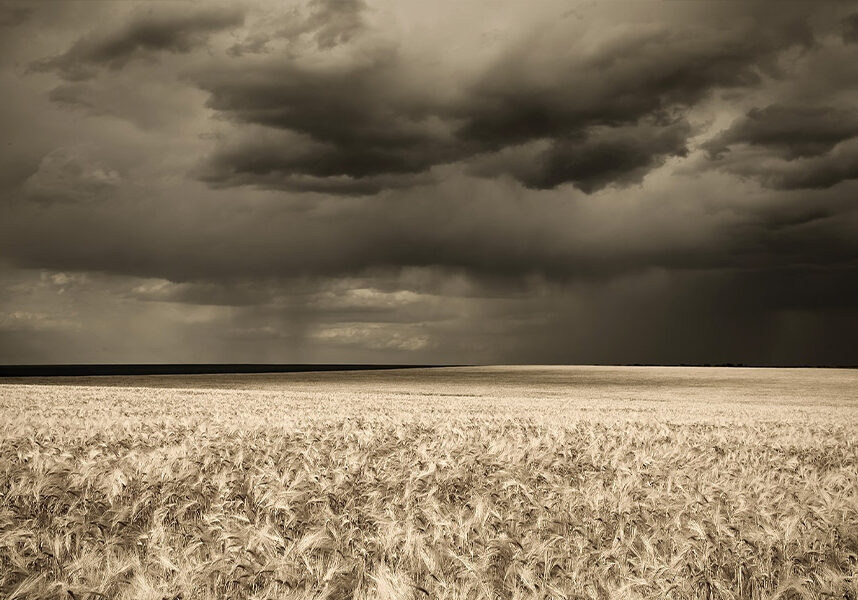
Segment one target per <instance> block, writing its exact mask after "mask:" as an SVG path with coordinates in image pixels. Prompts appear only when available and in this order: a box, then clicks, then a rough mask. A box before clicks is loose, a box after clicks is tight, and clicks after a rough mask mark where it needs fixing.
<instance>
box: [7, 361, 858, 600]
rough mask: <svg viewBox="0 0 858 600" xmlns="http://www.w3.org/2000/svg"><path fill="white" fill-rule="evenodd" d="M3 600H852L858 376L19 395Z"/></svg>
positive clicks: (504, 380) (553, 373)
mask: <svg viewBox="0 0 858 600" xmlns="http://www.w3.org/2000/svg"><path fill="white" fill-rule="evenodd" d="M0 411H2V412H1V413H0V597H2V598H5V599H10V600H11V599H13V598H68V599H75V600H82V599H84V598H90V599H96V598H127V599H131V598H134V599H153V600H155V599H157V600H162V599H163V600H168V599H169V600H177V599H183V600H190V599H197V598H199V599H203V600H204V599H214V598H218V599H220V598H248V599H251V598H252V599H263V598H271V599H274V598H278V599H280V598H282V599H307V600H309V599H331V600H339V599H348V598H356V599H370V598H378V599H381V600H395V599H406V598H408V599H411V598H413V599H420V598H431V599H434V598H439V599H465V598H468V599H483V598H485V599H496V598H501V599H518V598H540V599H542V598H551V599H554V598H557V599H560V598H568V599H580V598H593V599H599V600H602V599H609V598H653V599H655V598H675V599H685V598H689V599H690V598H701V599H703V598H706V599H709V598H727V599H729V598H754V599H756V598H813V599H823V598H837V599H847V600H848V599H852V600H855V599H856V598H858V429H856V424H858V372H856V371H850V370H812V369H808V370H802V369H777V370H758V369H714V368H712V369H703V368H631V367H629V368H607V367H540V368H537V367H492V368H488V367H480V368H476V367H474V368H457V369H453V368H450V369H433V370H413V371H384V372H369V373H365V372H356V373H318V374H313V373H301V374H298V373H295V374H280V375H244V376H228V375H220V376H163V377H155V376H149V377H136V378H133V377H126V378H121V377H117V378H98V379H86V378H78V379H70V380H66V382H65V384H64V385H57V384H56V382H49V381H38V380H29V381H22V380H21V381H14V380H8V381H6V382H5V383H4V384H3V385H0Z"/></svg>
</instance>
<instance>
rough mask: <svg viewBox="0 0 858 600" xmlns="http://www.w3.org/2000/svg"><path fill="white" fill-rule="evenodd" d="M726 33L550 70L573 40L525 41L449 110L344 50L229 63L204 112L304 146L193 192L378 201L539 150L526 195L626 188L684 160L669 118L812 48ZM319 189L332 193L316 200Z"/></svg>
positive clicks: (210, 80)
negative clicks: (297, 193)
mask: <svg viewBox="0 0 858 600" xmlns="http://www.w3.org/2000/svg"><path fill="white" fill-rule="evenodd" d="M349 6H352V7H355V6H356V5H349ZM340 9H341V7H338V8H337V10H340ZM346 12H347V14H354V13H357V12H358V11H357V10H350V11H346ZM730 25H732V26H724V25H722V26H720V27H718V26H716V27H705V26H695V27H686V28H683V29H679V30H677V29H674V28H670V27H667V26H652V25H640V26H638V25H628V26H627V27H626V28H625V29H623V30H622V31H620V32H619V34H618V35H617V36H616V39H610V40H609V41H608V42H606V43H602V44H600V45H597V46H596V47H595V48H582V49H580V50H579V49H575V47H574V42H572V49H571V50H568V51H565V52H561V53H559V54H558V48H564V47H565V46H568V45H570V40H569V36H570V35H572V34H574V32H571V31H568V30H565V29H563V28H558V29H556V30H554V31H548V32H544V31H541V32H540V34H539V35H534V36H532V37H530V38H528V39H526V40H525V41H524V42H522V43H520V44H516V45H513V46H512V47H510V48H509V49H508V50H506V51H505V52H503V53H501V55H500V56H499V57H498V58H497V59H496V60H495V61H494V63H493V64H491V65H490V66H488V67H487V68H486V69H485V70H484V72H483V73H482V74H479V75H478V76H476V77H473V78H472V79H471V81H468V82H463V83H462V84H460V86H459V88H460V89H459V93H457V94H452V95H450V94H441V93H438V91H437V90H434V89H432V88H431V87H430V86H432V85H433V81H432V75H431V74H427V76H426V79H425V81H423V80H420V79H419V78H415V77H414V74H413V73H412V72H411V71H413V69H414V68H415V66H414V65H411V64H409V63H408V61H407V59H405V58H404V57H403V55H402V53H401V52H400V51H399V49H398V47H397V46H396V45H391V44H386V45H384V46H382V47H374V48H371V49H365V48H360V47H359V48H356V49H355V56H356V57H357V58H355V59H354V60H352V61H350V62H347V63H345V64H334V65H327V66H319V64H318V63H315V62H308V63H302V62H300V61H299V60H293V59H290V58H289V57H284V56H276V57H274V56H272V57H269V58H267V59H266V60H262V61H260V60H258V59H253V60H252V61H246V62H242V60H241V59H240V58H239V59H237V62H236V63H235V64H234V65H228V66H227V65H216V66H213V67H211V68H209V69H207V70H204V71H202V72H200V73H198V75H197V76H196V81H197V84H198V85H199V86H200V87H201V88H202V89H203V90H206V91H207V92H208V93H209V94H210V97H209V100H208V106H209V107H210V108H213V109H214V110H216V111H218V112H219V113H220V114H221V115H223V116H225V117H227V118H229V119H231V120H233V121H235V122H237V123H243V124H252V125H257V126H262V127H265V128H270V129H275V130H280V131H289V132H293V133H297V134H300V135H302V136H304V137H305V138H306V139H305V141H304V143H303V144H301V145H294V144H293V147H292V149H286V148H285V147H284V145H283V144H282V143H281V144H278V143H276V142H272V141H271V139H270V136H269V139H264V138H263V139H262V140H255V139H251V140H245V141H244V142H243V143H241V144H235V143H233V144H232V145H229V146H225V147H223V148H220V149H218V150H217V151H216V152H215V153H214V155H213V157H212V160H211V162H210V164H209V165H208V168H207V169H204V170H203V175H202V178H203V179H204V180H206V181H208V182H210V183H212V184H214V185H218V186H229V185H248V184H255V185H259V186H262V187H268V188H271V187H281V188H283V189H293V190H302V189H304V190H306V189H327V190H328V191H331V192H334V193H335V192H336V191H337V190H340V191H341V192H342V193H356V194H364V193H373V192H376V191H378V190H380V189H383V188H384V187H385V185H386V181H385V180H384V179H383V176H389V175H403V174H418V173H425V172H427V171H428V170H429V169H430V168H431V167H433V166H436V165H441V164H448V163H453V162H460V161H470V160H473V159H475V158H481V159H482V157H484V156H485V155H486V154H490V153H494V152H501V151H504V150H506V149H509V148H511V147H515V146H517V145H521V144H527V143H531V142H539V141H544V142H547V143H548V145H549V148H548V149H546V150H545V151H544V152H542V153H539V154H538V155H536V156H533V157H532V160H533V162H532V164H527V165H517V166H516V165H510V168H509V170H508V172H509V174H511V175H512V176H514V177H516V178H518V179H519V180H520V181H521V182H522V183H523V184H524V185H525V186H527V187H534V188H553V187H556V186H559V185H562V184H564V183H572V184H573V185H575V186H576V187H578V188H579V189H581V190H583V191H585V192H592V191H595V190H598V189H601V188H604V187H606V186H608V185H610V184H619V185H625V184H628V183H631V182H637V181H640V179H641V178H642V176H643V175H645V174H646V172H647V171H649V170H650V169H652V168H654V167H656V166H658V165H660V164H662V163H663V162H664V160H665V159H666V158H667V157H669V156H677V155H678V156H682V155H684V154H685V153H686V144H685V141H686V140H687V138H688V136H689V135H691V133H692V132H691V128H690V127H688V126H687V123H685V121H684V120H683V118H682V113H683V111H684V110H687V109H688V108H689V107H690V106H693V105H694V104H695V103H696V102H698V101H699V100H700V99H701V98H703V97H704V96H705V95H706V94H707V93H709V92H710V91H711V90H712V89H714V88H730V87H738V86H749V85H754V84H757V83H759V82H760V81H761V77H762V75H761V74H766V75H768V76H774V77H776V76H778V75H779V70H778V67H777V65H776V62H775V60H774V56H775V55H776V54H777V52H779V51H780V50H783V49H785V48H787V47H790V46H795V45H799V46H802V47H807V46H809V45H810V44H811V43H812V36H811V34H810V31H809V30H808V29H807V28H806V26H803V25H802V24H801V21H800V20H798V21H788V22H786V23H778V26H777V27H772V28H767V29H758V28H755V27H753V24H751V25H749V24H747V23H745V24H744V25H735V24H730ZM337 39H339V38H337ZM320 47H323V48H324V47H327V46H326V45H325V44H320ZM287 143H289V144H292V141H290V142H287ZM490 162H493V164H494V165H495V170H492V169H489V170H485V169H481V168H479V167H478V168H476V169H475V171H474V172H477V173H479V172H485V173H489V174H492V175H494V174H497V170H496V167H497V166H498V165H500V164H502V163H503V160H495V161H490ZM301 176H304V177H305V178H309V181H310V182H311V183H310V184H309V185H307V184H303V183H302V182H301ZM380 177H382V178H380ZM320 178H321V179H324V178H338V179H337V180H336V181H333V182H332V185H331V186H328V187H325V186H323V185H320V183H319V179H320ZM278 181H279V183H278ZM398 181H399V183H402V181H403V180H402V178H401V177H400V178H399V180H398Z"/></svg>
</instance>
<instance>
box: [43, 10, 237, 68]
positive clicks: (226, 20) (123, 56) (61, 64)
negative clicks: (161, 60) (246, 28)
mask: <svg viewBox="0 0 858 600" xmlns="http://www.w3.org/2000/svg"><path fill="white" fill-rule="evenodd" d="M243 20H244V15H243V14H242V13H241V12H240V11H238V10H235V9H216V8H205V9H198V10H195V11H193V12H190V13H174V14H167V15H164V14H154V15H145V16H142V17H138V18H135V19H133V20H132V21H131V22H129V23H128V24H127V25H125V26H124V27H122V28H119V29H114V30H110V29H108V30H107V31H106V32H99V33H94V34H90V35H87V36H84V37H82V38H80V39H79V40H78V41H77V42H75V44H74V45H73V46H72V47H71V48H69V49H68V50H67V51H66V52H64V53H63V54H60V55H59V56H55V57H52V58H46V59H42V60H39V61H36V62H34V63H33V65H32V67H33V68H34V69H35V70H38V71H56V72H57V73H59V74H60V76H62V77H63V78H65V79H69V80H73V81H77V80H82V79H89V78H91V77H93V76H94V75H95V74H96V69H95V68H96V67H100V66H103V67H108V68H110V69H119V68H122V67H123V66H125V65H126V64H127V63H128V61H130V60H132V59H134V58H138V57H142V56H146V55H148V54H151V53H156V52H171V53H175V54H182V53H188V52H190V51H191V50H192V49H194V48H195V47H198V46H200V45H202V44H204V43H205V42H206V40H207V39H208V36H209V34H211V33H213V32H216V31H220V30H223V29H228V28H231V27H235V26H237V25H240V24H241V23H242V22H243Z"/></svg>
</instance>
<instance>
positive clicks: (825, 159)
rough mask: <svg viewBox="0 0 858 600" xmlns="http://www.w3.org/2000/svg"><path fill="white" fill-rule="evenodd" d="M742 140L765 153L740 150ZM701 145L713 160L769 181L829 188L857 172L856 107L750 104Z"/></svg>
mask: <svg viewBox="0 0 858 600" xmlns="http://www.w3.org/2000/svg"><path fill="white" fill-rule="evenodd" d="M742 145H746V146H748V147H750V149H751V150H752V151H753V150H754V149H758V150H760V151H762V152H764V153H765V154H764V155H762V156H761V155H759V154H749V153H748V151H745V152H743V151H742V148H741V146H742ZM703 147H704V148H705V149H706V150H707V151H708V152H709V155H710V158H711V159H713V160H714V163H713V164H715V165H716V166H721V167H722V168H724V169H725V170H727V171H729V172H733V173H736V174H739V175H743V176H750V177H753V178H755V179H757V180H759V181H760V182H761V183H762V184H763V185H765V186H767V187H771V188H775V189H812V188H828V187H831V186H834V185H837V184H838V183H840V182H842V181H846V180H849V179H856V178H858V111H856V110H855V109H851V108H850V109H842V108H835V107H830V106H784V105H771V106H768V107H766V108H763V109H753V110H751V111H750V112H749V113H748V114H747V116H745V117H743V118H741V119H738V120H737V121H736V122H734V123H733V124H732V125H731V126H730V127H729V128H728V129H727V130H725V131H723V132H721V133H720V134H718V135H717V136H715V137H714V138H713V139H711V140H710V141H708V142H707V143H706V144H704V146H703ZM737 147H738V148H737ZM731 153H733V154H735V156H731V155H730V154H731Z"/></svg>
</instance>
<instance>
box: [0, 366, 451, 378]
mask: <svg viewBox="0 0 858 600" xmlns="http://www.w3.org/2000/svg"><path fill="white" fill-rule="evenodd" d="M452 366H461V365H400V364H262V363H259V364H247V363H237V364H229V363H207V364H203V363H191V364H68V365H0V377H80V376H87V377H89V376H101V375H104V376H110V375H212V374H218V373H223V374H229V373H236V374H239V373H309V372H314V371H378V370H383V369H430V368H437V367H452Z"/></svg>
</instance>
